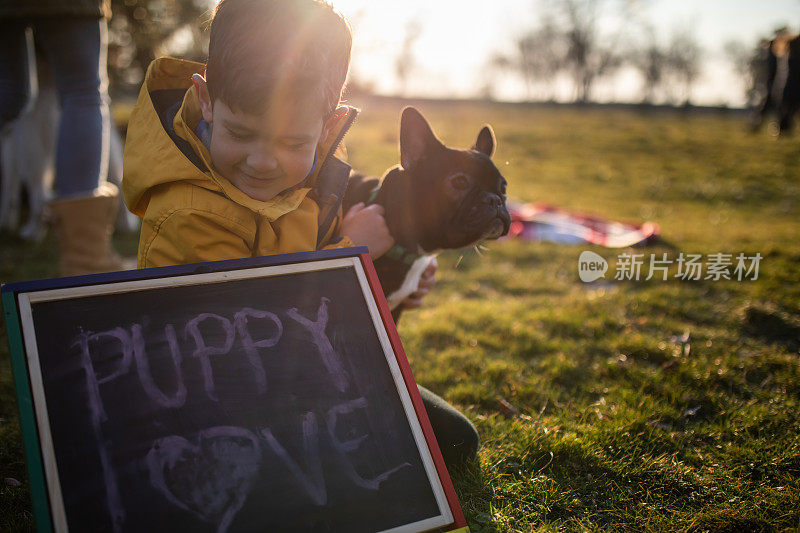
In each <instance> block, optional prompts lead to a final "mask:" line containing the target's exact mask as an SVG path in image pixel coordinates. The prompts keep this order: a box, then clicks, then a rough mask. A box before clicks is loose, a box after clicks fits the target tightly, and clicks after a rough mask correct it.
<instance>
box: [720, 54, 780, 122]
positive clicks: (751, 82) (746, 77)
mask: <svg viewBox="0 0 800 533" xmlns="http://www.w3.org/2000/svg"><path fill="white" fill-rule="evenodd" d="M767 47H769V41H768V40H767V39H761V40H760V41H759V42H758V44H756V45H755V46H747V45H745V44H744V43H742V42H741V41H728V42H727V43H725V48H724V49H725V55H726V56H727V58H728V60H729V61H730V62H731V64H732V66H733V71H734V72H736V74H737V75H738V76H739V77H740V78H741V80H742V82H743V85H744V96H745V101H746V105H747V106H749V107H753V106H756V105H758V104H759V102H760V101H761V100H762V99H763V97H764V92H765V88H766V78H767V69H766V49H767Z"/></svg>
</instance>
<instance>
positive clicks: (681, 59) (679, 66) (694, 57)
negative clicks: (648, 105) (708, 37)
mask: <svg viewBox="0 0 800 533" xmlns="http://www.w3.org/2000/svg"><path fill="white" fill-rule="evenodd" d="M701 56H702V49H701V48H700V45H699V44H697V40H696V39H695V37H694V35H693V34H692V33H691V31H689V30H685V29H681V30H678V31H676V32H675V33H673V34H672V39H671V40H670V44H669V47H668V48H667V66H668V72H669V73H670V75H671V78H672V80H673V81H674V82H675V83H676V85H677V86H678V87H679V88H680V89H681V92H682V97H683V101H684V103H685V104H689V100H690V97H691V94H692V85H694V82H695V81H697V78H698V77H699V76H700V60H701Z"/></svg>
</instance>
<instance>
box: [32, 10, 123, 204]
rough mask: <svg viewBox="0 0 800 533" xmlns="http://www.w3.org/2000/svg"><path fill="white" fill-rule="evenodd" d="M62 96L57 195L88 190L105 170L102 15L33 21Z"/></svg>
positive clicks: (106, 124)
mask: <svg viewBox="0 0 800 533" xmlns="http://www.w3.org/2000/svg"><path fill="white" fill-rule="evenodd" d="M34 28H35V29H34V32H35V38H36V40H37V42H39V43H41V45H42V48H43V49H44V52H45V55H46V57H47V59H48V61H49V62H50V64H51V65H52V67H53V73H54V76H55V83H56V89H57V90H58V95H59V99H60V101H61V120H60V122H59V128H58V149H57V152H56V184H55V186H56V193H57V196H58V197H59V198H67V197H78V196H83V195H86V194H90V193H91V192H92V191H94V190H95V189H96V188H97V186H98V184H100V183H101V182H104V181H105V179H106V174H107V172H108V149H109V148H108V147H109V132H110V118H109V110H108V80H107V74H106V51H107V48H108V37H107V31H108V30H107V27H106V21H105V19H93V18H83V17H58V18H53V19H50V18H47V19H39V20H37V21H36V22H35V26H34Z"/></svg>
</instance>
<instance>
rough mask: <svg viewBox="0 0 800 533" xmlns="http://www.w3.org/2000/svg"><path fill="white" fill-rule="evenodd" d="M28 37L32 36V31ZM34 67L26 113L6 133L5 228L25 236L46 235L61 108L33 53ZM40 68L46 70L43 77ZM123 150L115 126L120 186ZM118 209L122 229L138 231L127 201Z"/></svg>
mask: <svg viewBox="0 0 800 533" xmlns="http://www.w3.org/2000/svg"><path fill="white" fill-rule="evenodd" d="M27 38H28V39H31V38H32V36H31V34H30V32H28V35H27ZM28 49H29V50H32V49H33V47H31V46H29V47H28ZM28 66H29V68H28V72H31V73H32V74H31V79H30V81H29V86H30V87H31V91H30V93H31V94H30V98H29V101H28V104H27V105H26V107H25V109H24V110H23V112H22V114H21V115H20V117H19V118H17V119H16V120H15V121H14V122H13V123H11V124H9V125H8V126H7V127H6V128H4V131H3V132H1V133H0V160H1V161H2V166H1V167H0V173H2V188H0V230H5V231H9V232H18V233H19V235H20V236H21V237H22V238H24V239H28V240H40V239H41V238H42V237H44V234H45V232H46V225H45V218H46V216H45V207H46V205H47V201H48V200H50V199H51V198H52V196H53V193H52V187H53V177H54V173H55V172H54V168H55V153H56V142H57V139H56V137H57V131H58V119H59V114H60V111H59V104H58V96H57V93H56V89H55V86H54V84H53V79H52V76H50V75H47V70H46V68H47V65H41V64H40V68H38V69H37V68H36V59H35V57H34V54H29V57H28ZM37 71H38V72H40V73H42V75H40V76H38V77H37V76H36V72H37ZM122 150H123V142H122V139H121V137H120V135H119V132H118V131H117V129H116V128H115V127H113V126H112V128H111V142H110V147H109V161H108V181H110V182H112V183H114V184H115V185H119V184H120V182H121V181H122ZM23 188H24V189H25V191H26V192H27V197H28V204H29V214H28V219H27V221H25V222H24V224H23V223H22V221H21V217H22V211H23V210H22V198H23V196H22V191H23ZM120 202H122V195H120ZM118 213H119V214H118V216H117V223H116V226H117V229H118V230H120V231H128V232H132V231H137V230H138V229H139V219H138V218H137V217H136V216H135V215H133V214H132V213H130V212H128V210H127V209H126V208H125V205H124V204H122V205H121V206H120V209H119V211H118Z"/></svg>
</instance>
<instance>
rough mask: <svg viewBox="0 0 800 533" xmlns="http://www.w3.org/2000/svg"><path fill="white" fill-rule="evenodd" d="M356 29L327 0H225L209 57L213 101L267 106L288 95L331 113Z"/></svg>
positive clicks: (248, 108) (254, 109)
mask: <svg viewBox="0 0 800 533" xmlns="http://www.w3.org/2000/svg"><path fill="white" fill-rule="evenodd" d="M352 42H353V38H352V33H351V31H350V26H349V25H348V23H347V21H346V20H345V19H344V17H342V16H341V15H340V14H339V13H337V12H336V11H334V9H333V7H332V6H331V5H330V4H328V3H327V2H325V1H323V0H222V1H221V2H220V3H219V4H218V5H217V7H216V9H215V11H214V16H213V19H212V22H211V40H210V43H209V49H208V63H207V65H206V81H207V83H208V92H209V95H210V97H211V101H212V102H214V101H215V100H216V99H217V98H220V99H221V100H222V101H223V102H225V104H226V105H228V106H229V107H230V108H231V109H235V110H239V111H244V112H249V113H261V112H264V111H266V110H268V109H269V108H270V107H271V105H272V103H273V101H280V100H281V99H282V98H286V97H289V98H296V99H312V100H316V101H317V102H319V103H320V105H321V112H322V115H323V118H324V119H327V118H328V117H329V116H330V115H331V114H332V113H333V111H334V109H336V106H338V105H339V101H340V99H341V95H342V89H343V87H344V82H345V78H346V77H347V69H348V67H349V65H350V49H351V48H352Z"/></svg>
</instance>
